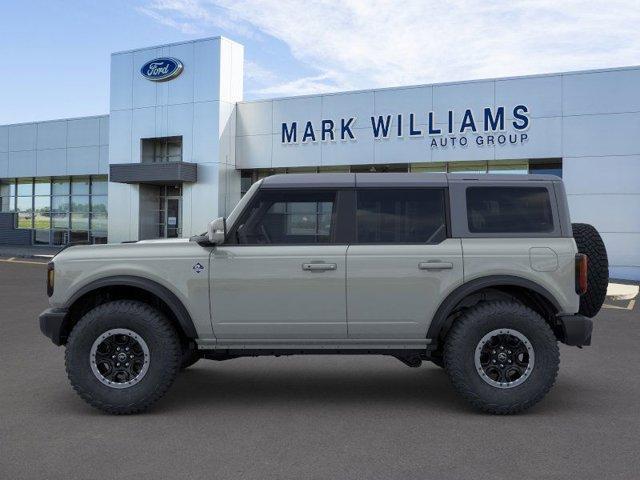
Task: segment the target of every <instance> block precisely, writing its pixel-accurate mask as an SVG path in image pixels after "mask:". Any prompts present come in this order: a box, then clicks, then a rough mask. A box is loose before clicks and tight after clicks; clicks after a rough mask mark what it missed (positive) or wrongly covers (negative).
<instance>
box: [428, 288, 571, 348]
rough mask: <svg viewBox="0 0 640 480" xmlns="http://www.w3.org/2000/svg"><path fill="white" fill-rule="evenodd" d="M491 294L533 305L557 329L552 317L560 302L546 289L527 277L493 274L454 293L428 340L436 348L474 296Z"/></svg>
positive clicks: (441, 309)
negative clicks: (458, 314)
mask: <svg viewBox="0 0 640 480" xmlns="http://www.w3.org/2000/svg"><path fill="white" fill-rule="evenodd" d="M489 292H497V293H498V294H502V295H505V296H510V297H513V298H515V299H517V300H519V301H522V302H523V303H525V304H526V305H528V306H530V307H531V308H533V309H534V310H536V311H537V312H538V313H540V314H541V315H542V317H543V318H544V319H545V320H546V321H547V322H548V323H549V324H550V326H551V327H552V328H553V329H554V331H555V329H556V326H555V324H554V323H553V321H552V318H553V317H554V316H555V315H556V314H557V313H558V312H559V311H560V310H561V307H560V303H559V302H558V301H557V300H556V298H555V297H554V296H553V295H552V294H551V292H549V291H548V290H547V289H546V288H544V287H542V286H540V285H539V284H537V283H535V282H533V281H531V280H528V279H526V278H522V277H517V276H513V275H491V276H487V277H481V278H476V279H474V280H470V281H469V282H466V283H464V284H462V285H460V286H459V287H457V288H456V289H455V290H453V291H452V292H451V293H450V294H449V295H448V296H447V297H446V298H445V299H444V300H443V301H442V302H441V303H440V306H439V307H438V309H437V310H436V313H435V314H434V316H433V319H432V320H431V324H430V325H429V329H428V331H427V338H429V339H431V340H432V342H434V343H435V344H436V345H437V344H438V342H439V340H441V339H442V338H443V337H444V335H446V333H447V332H448V330H449V328H450V327H451V325H452V324H453V321H454V320H455V318H454V315H453V314H454V313H456V311H458V310H459V309H460V308H461V307H462V306H464V301H465V300H466V299H469V298H472V297H474V296H475V297H478V298H482V295H486V294H487V293H489Z"/></svg>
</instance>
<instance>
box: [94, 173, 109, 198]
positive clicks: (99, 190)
mask: <svg viewBox="0 0 640 480" xmlns="http://www.w3.org/2000/svg"><path fill="white" fill-rule="evenodd" d="M107 188H108V182H107V177H92V178H91V194H92V195H106V194H107Z"/></svg>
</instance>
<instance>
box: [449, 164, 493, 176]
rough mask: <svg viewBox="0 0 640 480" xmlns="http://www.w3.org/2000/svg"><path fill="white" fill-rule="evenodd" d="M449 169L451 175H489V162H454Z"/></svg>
mask: <svg viewBox="0 0 640 480" xmlns="http://www.w3.org/2000/svg"><path fill="white" fill-rule="evenodd" d="M447 168H448V170H449V173H472V174H476V173H487V162H452V163H449V164H448V165H447Z"/></svg>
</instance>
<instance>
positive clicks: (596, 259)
mask: <svg viewBox="0 0 640 480" xmlns="http://www.w3.org/2000/svg"><path fill="white" fill-rule="evenodd" d="M571 227H572V228H573V238H574V240H575V241H576V245H577V247H578V252H580V253H584V254H585V255H586V256H587V262H588V263H587V265H588V267H587V291H586V292H585V293H584V295H581V296H580V310H579V313H580V314H582V315H584V316H586V317H595V316H596V315H597V314H598V312H599V311H600V308H601V307H602V304H603V303H604V299H605V297H606V295H607V286H608V285H609V259H608V257H607V249H606V248H605V246H604V242H603V241H602V237H600V234H599V233H598V230H596V228H595V227H594V226H592V225H588V224H586V223H573V224H571Z"/></svg>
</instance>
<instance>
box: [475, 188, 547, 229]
mask: <svg viewBox="0 0 640 480" xmlns="http://www.w3.org/2000/svg"><path fill="white" fill-rule="evenodd" d="M467 222H468V224H469V232H471V233H546V232H553V230H554V227H553V214H552V211H551V201H550V199H549V191H548V190H547V189H546V188H544V187H470V188H467Z"/></svg>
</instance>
